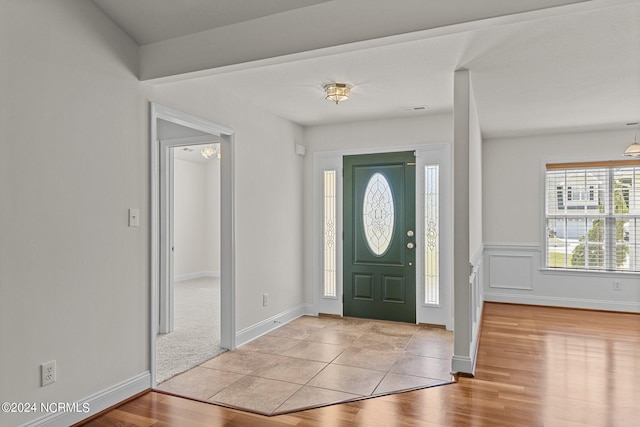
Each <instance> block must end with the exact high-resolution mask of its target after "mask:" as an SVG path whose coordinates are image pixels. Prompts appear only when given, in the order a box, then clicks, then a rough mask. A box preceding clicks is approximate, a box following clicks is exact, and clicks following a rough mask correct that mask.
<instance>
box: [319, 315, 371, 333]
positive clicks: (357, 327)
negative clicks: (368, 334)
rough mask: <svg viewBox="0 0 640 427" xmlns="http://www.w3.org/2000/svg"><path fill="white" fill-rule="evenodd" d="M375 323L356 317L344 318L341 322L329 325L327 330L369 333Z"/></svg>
mask: <svg viewBox="0 0 640 427" xmlns="http://www.w3.org/2000/svg"><path fill="white" fill-rule="evenodd" d="M372 325H373V321H371V320H368V319H358V318H355V317H343V318H342V319H340V320H339V321H336V322H333V323H330V324H328V325H327V329H336V330H339V331H363V332H364V331H368V330H369V329H371V326H372Z"/></svg>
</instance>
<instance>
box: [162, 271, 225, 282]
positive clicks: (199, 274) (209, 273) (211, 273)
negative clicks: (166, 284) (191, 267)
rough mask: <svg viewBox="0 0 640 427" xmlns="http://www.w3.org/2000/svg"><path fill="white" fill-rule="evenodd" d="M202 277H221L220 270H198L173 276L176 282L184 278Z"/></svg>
mask: <svg viewBox="0 0 640 427" xmlns="http://www.w3.org/2000/svg"><path fill="white" fill-rule="evenodd" d="M202 277H220V272H219V271H196V272H195V273H186V274H179V275H177V276H175V277H174V278H173V281H174V282H182V281H184V280H191V279H200V278H202Z"/></svg>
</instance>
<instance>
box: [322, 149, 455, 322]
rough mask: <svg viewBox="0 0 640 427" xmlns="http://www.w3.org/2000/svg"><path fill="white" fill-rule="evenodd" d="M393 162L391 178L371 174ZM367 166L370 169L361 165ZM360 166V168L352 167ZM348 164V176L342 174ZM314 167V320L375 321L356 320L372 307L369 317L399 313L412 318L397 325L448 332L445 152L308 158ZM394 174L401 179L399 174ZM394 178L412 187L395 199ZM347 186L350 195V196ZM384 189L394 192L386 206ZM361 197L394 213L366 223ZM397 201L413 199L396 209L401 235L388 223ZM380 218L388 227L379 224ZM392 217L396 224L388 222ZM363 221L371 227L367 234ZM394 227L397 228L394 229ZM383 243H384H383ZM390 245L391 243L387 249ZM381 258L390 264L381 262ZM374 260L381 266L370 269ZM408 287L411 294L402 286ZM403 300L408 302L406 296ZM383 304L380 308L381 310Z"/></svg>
mask: <svg viewBox="0 0 640 427" xmlns="http://www.w3.org/2000/svg"><path fill="white" fill-rule="evenodd" d="M403 153H404V154H403ZM409 154H411V155H412V156H413V160H412V159H411V157H412V156H409ZM397 156H408V157H407V158H404V160H400V161H398V162H396V163H398V165H395V166H393V165H391V166H390V168H391V169H393V168H396V169H398V171H397V172H398V173H396V172H393V173H391V169H390V170H389V171H387V172H389V173H386V172H383V173H381V172H380V171H378V170H377V169H376V168H378V166H381V165H384V163H385V162H387V161H388V160H390V159H391V163H393V162H394V161H395V160H393V159H394V158H395V157H397ZM350 159H351V160H350ZM354 159H355V163H354V162H353V161H352V160H354ZM367 159H370V160H371V161H372V164H370V165H369V164H364V163H366V161H368V160H367ZM361 160H362V161H364V163H363V164H362V165H360V166H358V165H357V164H358V163H362V162H361ZM412 163H413V164H412ZM354 164H355V165H356V166H355V169H353V170H348V169H349V168H353V167H354ZM401 164H403V165H404V166H401ZM313 165H314V166H313V168H314V169H313V170H314V172H313V174H314V202H315V207H314V212H315V216H314V217H315V221H314V228H315V229H314V235H315V237H316V240H315V244H314V247H315V250H316V253H315V260H316V261H315V265H316V266H317V268H316V270H315V274H314V278H315V286H314V288H315V310H316V312H318V313H324V314H331V315H338V316H364V317H374V318H375V317H377V315H371V314H370V313H365V314H358V313H359V312H362V311H363V310H365V311H366V310H368V308H365V307H364V306H372V309H373V310H374V311H376V310H378V309H379V308H380V306H385V310H386V307H388V306H392V305H396V306H398V307H400V306H404V308H405V309H404V310H402V311H403V312H404V313H408V315H409V316H411V317H410V318H408V320H406V319H405V320H404V321H408V322H410V323H422V324H428V325H442V326H444V327H445V328H446V329H448V330H453V298H452V295H453V262H452V260H453V244H452V243H453V222H452V220H451V218H453V197H452V184H453V180H452V173H451V171H452V169H451V146H450V144H429V145H422V146H407V147H388V148H386V149H384V148H383V149H380V150H344V151H336V152H322V153H315V154H314V159H313ZM357 169H359V172H358V173H359V174H360V175H358V176H355V175H354V170H357ZM409 169H412V171H411V172H412V174H411V176H407V175H406V171H407V170H409ZM400 170H403V171H404V172H402V173H400ZM394 174H395V175H397V176H395V175H394ZM401 176H404V179H405V183H406V181H407V180H409V181H413V182H412V184H414V185H413V186H410V187H409V188H404V190H402V191H401V192H395V191H396V190H393V188H392V187H394V185H393V183H392V182H393V181H394V180H398V179H400V177H401ZM354 178H355V179H354ZM382 178H384V179H382ZM348 181H349V182H348ZM354 183H355V184H354ZM385 183H386V184H389V185H388V186H387V185H386V184H385ZM353 185H356V187H357V188H356V187H354V188H351V187H352V186H353ZM387 187H388V188H389V189H390V190H391V191H392V192H395V193H393V194H392V195H391V197H389V198H385V196H384V194H383V193H384V191H383V190H384V189H385V188H387ZM398 188H399V187H398ZM354 189H355V190H357V191H355V192H354ZM367 189H370V190H371V191H370V192H369V194H370V195H372V196H376V197H377V198H378V199H379V200H378V201H379V202H381V203H382V204H380V206H382V205H384V203H385V202H389V203H387V204H388V205H389V206H391V202H392V201H393V212H391V210H387V211H386V212H383V211H380V212H377V214H380V215H382V216H380V217H376V215H375V212H374V215H373V216H371V217H369V218H365V217H364V213H363V211H364V208H366V207H367V206H368V207H369V208H371V207H372V206H373V204H371V203H368V202H367V201H366V200H365V194H367ZM347 192H349V193H350V194H347ZM354 193H357V194H354ZM401 193H402V194H403V196H402V197H404V199H407V200H408V199H409V197H410V195H411V194H413V196H414V197H413V198H412V199H413V201H414V204H413V205H411V206H406V205H404V204H403V207H402V208H403V209H404V211H405V212H404V213H403V215H404V216H405V219H403V221H404V223H403V227H404V228H403V227H400V223H399V222H398V221H399V220H398V218H396V217H395V214H396V213H397V212H399V210H398V209H399V206H400V205H398V201H399V200H400V199H399V198H398V196H400V194H401ZM407 193H409V194H410V195H409V196H407ZM390 194H391V193H390ZM374 198H375V197H374ZM387 199H388V200H387ZM372 200H373V199H372ZM349 205H351V206H349ZM348 211H351V214H349V212H348ZM392 213H393V215H391V214H392ZM407 215H409V217H408V219H407V217H406V216H407ZM411 215H413V220H412V221H411V218H410V216H411ZM382 217H385V218H386V219H387V220H389V223H388V224H387V223H385V222H384V221H382V222H380V221H381V220H382V219H383V218H382ZM392 217H393V218H395V219H393V220H391V219H390V218H392ZM347 221H349V222H350V224H347ZM367 221H368V223H369V224H370V225H371V227H369V231H368V232H367V227H366V226H365V225H366V224H367ZM407 221H409V222H411V224H409V222H407ZM378 222H379V224H378ZM374 223H376V224H374ZM373 225H376V226H375V227H374V226H373ZM387 225H388V227H387ZM407 225H411V227H407ZM396 226H398V227H400V228H398V229H396V228H395V227H396ZM385 227H386V228H385ZM385 233H386V234H385ZM386 237H388V238H389V240H385V238H386ZM394 239H397V240H396V241H395V242H394ZM370 242H371V244H370ZM387 243H388V244H387ZM394 245H395V246H394ZM394 251H395V252H394ZM403 252H404V253H403ZM386 256H395V258H394V259H392V260H387V259H383V258H385V257H386ZM380 260H382V262H381V265H379V266H376V265H375V264H376V263H378V261H380ZM410 263H411V264H413V265H409V264H410ZM349 264H351V265H349ZM354 266H355V267H354ZM397 266H400V267H402V269H403V271H402V272H401V273H397V272H394V271H391V270H392V269H393V268H395V267H397ZM361 267H362V268H363V269H362V270H361V269H360V268H361ZM407 267H410V268H412V269H413V270H410V272H411V277H409V279H407V276H406V275H405V273H406V269H407ZM354 268H355V269H354ZM376 269H377V270H376ZM407 280H408V281H409V282H410V283H411V286H406V284H407ZM410 292H412V295H408V293H410ZM382 299H385V300H386V301H385V302H382ZM349 300H351V301H349ZM407 301H408V302H407ZM352 302H354V303H356V304H357V305H358V307H356V308H355V312H354V311H353V310H351V308H350V307H348V306H349V305H351V303H352ZM361 306H362V307H361ZM409 306H412V307H409ZM354 313H355V314H354ZM394 319H395V320H400V319H399V318H394Z"/></svg>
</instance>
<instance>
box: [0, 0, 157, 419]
mask: <svg viewBox="0 0 640 427" xmlns="http://www.w3.org/2000/svg"><path fill="white" fill-rule="evenodd" d="M0 57H1V58H2V59H1V61H0V93H1V94H2V95H1V96H0V106H1V107H0V108H1V111H0V147H1V154H0V215H1V217H0V401H2V402H5V401H9V402H74V401H76V400H78V399H80V398H83V397H86V396H89V395H92V394H94V393H97V392H100V391H102V390H104V389H106V388H108V387H111V386H113V385H115V384H119V383H121V382H123V381H126V380H129V379H131V378H133V377H136V376H138V375H140V374H143V373H145V372H147V371H148V370H149V271H148V269H149V267H148V266H149V230H148V205H149V198H148V192H149V179H148V176H149V170H148V163H149V160H148V159H149V153H148V149H147V146H148V142H147V131H146V129H147V128H148V123H147V120H146V104H145V103H144V101H143V97H142V94H141V90H140V84H139V82H138V80H137V79H136V77H135V73H136V67H137V47H136V46H135V44H134V43H133V42H132V41H131V40H130V39H129V38H128V37H127V36H126V35H125V34H124V33H123V32H122V31H121V30H120V29H118V28H117V27H116V26H115V25H114V24H113V23H112V22H111V21H110V20H108V19H106V18H105V17H104V15H103V14H102V13H101V12H100V11H98V10H97V9H96V8H95V7H94V6H93V4H92V3H91V2H88V1H80V0H58V1H55V2H49V1H37V0H21V1H2V2H0ZM128 208H139V209H140V213H141V220H140V227H138V228H129V227H128V226H127V209H128ZM50 360H56V361H57V381H56V382H55V383H54V384H52V385H49V386H46V387H40V372H39V366H40V364H41V363H43V362H47V361H50ZM41 415H42V414H40V413H36V414H33V413H31V414H22V415H18V414H7V413H3V412H0V425H3V426H14V425H18V424H21V423H23V422H26V421H27V420H30V419H34V418H36V417H39V416H41Z"/></svg>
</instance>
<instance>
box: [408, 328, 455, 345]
mask: <svg viewBox="0 0 640 427" xmlns="http://www.w3.org/2000/svg"><path fill="white" fill-rule="evenodd" d="M413 337H414V338H418V339H421V340H432V341H443V342H453V332H452V331H447V330H446V329H440V328H420V330H418V331H417V332H416V333H415V335H414V336H413Z"/></svg>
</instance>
